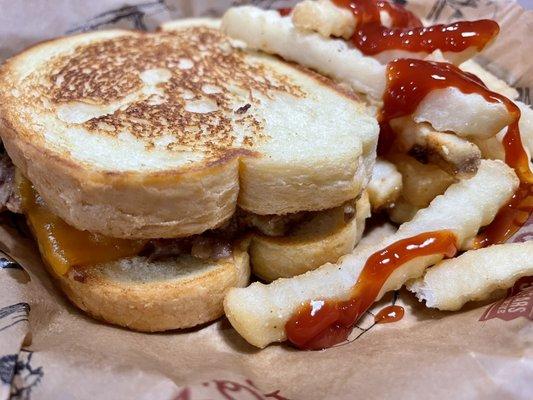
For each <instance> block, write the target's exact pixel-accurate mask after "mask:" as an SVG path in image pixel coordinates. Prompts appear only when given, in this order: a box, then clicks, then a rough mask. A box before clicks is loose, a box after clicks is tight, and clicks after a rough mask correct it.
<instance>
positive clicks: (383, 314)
mask: <svg viewBox="0 0 533 400" xmlns="http://www.w3.org/2000/svg"><path fill="white" fill-rule="evenodd" d="M404 314H405V310H404V308H403V307H402V306H397V305H392V306H387V307H384V308H382V309H381V310H379V312H378V313H377V314H376V315H375V316H374V322H375V323H376V324H388V323H391V322H396V321H399V320H401V319H402V318H403V315H404Z"/></svg>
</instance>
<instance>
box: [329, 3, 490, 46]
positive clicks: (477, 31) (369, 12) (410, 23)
mask: <svg viewBox="0 0 533 400" xmlns="http://www.w3.org/2000/svg"><path fill="white" fill-rule="evenodd" d="M333 3H335V4H336V5H337V6H339V7H344V8H348V9H349V10H351V11H352V12H353V14H354V16H355V18H356V21H357V26H356V30H355V33H354V34H353V36H352V38H351V41H352V43H353V44H354V46H356V47H357V48H358V49H360V50H361V51H362V52H363V53H364V54H367V55H375V54H378V53H381V52H382V51H385V50H395V49H401V50H406V51H410V52H424V53H432V52H433V51H435V50H441V51H450V52H454V53H459V52H461V51H464V50H466V49H468V48H471V47H474V48H475V49H477V50H478V51H480V50H482V49H483V48H484V47H485V46H486V45H487V43H489V42H490V41H491V40H492V39H494V38H495V37H496V35H497V34H498V32H499V26H498V24H497V23H496V22H494V21H492V20H488V19H483V20H479V21H461V22H454V23H452V24H448V25H443V24H439V25H434V26H429V27H424V26H423V25H422V22H421V21H420V19H418V18H417V17H416V16H415V15H414V14H413V13H411V12H410V11H408V10H406V9H405V8H403V7H402V6H400V5H397V4H394V3H392V2H388V1H376V0H333ZM382 10H383V11H386V12H387V13H388V14H389V16H390V19H391V27H386V26H384V25H382V23H381V18H380V11H382Z"/></svg>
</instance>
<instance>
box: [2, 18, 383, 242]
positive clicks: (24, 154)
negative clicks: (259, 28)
mask: <svg viewBox="0 0 533 400" xmlns="http://www.w3.org/2000/svg"><path fill="white" fill-rule="evenodd" d="M0 118H1V126H0V134H1V136H2V139H3V141H4V144H5V147H6V149H7V151H8V153H9V155H10V157H11V158H12V159H13V161H14V163H15V165H16V166H17V167H18V168H20V169H21V170H22V172H23V174H24V175H25V176H27V177H28V178H29V179H30V180H31V181H32V182H33V184H34V185H35V187H36V189H37V191H38V192H39V193H40V194H41V196H42V197H43V198H44V200H45V201H46V203H47V204H48V206H49V207H50V208H51V209H52V211H53V212H55V213H56V214H58V215H59V216H60V217H62V218H63V219H64V220H66V221H67V222H68V223H69V224H71V225H73V226H74V227H76V228H78V229H83V230H89V231H92V232H98V233H102V234H104V235H108V236H113V237H126V238H127V237H129V238H157V237H179V236H187V235H191V234H196V233H201V232H203V231H205V230H207V229H210V228H214V227H217V226H219V225H221V224H223V223H224V221H226V220H227V219H228V218H229V217H230V216H231V215H232V214H233V212H234V210H235V207H236V205H237V204H238V205H239V206H240V207H242V208H244V209H246V210H248V211H250V212H253V213H257V214H285V213H291V212H297V211H302V210H310V211H311V210H321V209H326V208H331V207H335V206H338V205H340V204H342V203H343V202H344V201H346V200H348V199H351V198H354V197H356V196H357V195H358V194H359V193H360V191H361V188H362V187H363V186H364V185H365V184H366V181H367V180H368V177H369V176H370V173H369V168H371V166H372V162H373V159H374V157H375V146H376V140H377V134H378V126H377V123H376V121H375V119H374V118H373V117H371V116H369V115H368V114H367V112H366V110H365V108H364V105H363V104H362V103H361V102H360V101H359V100H358V99H357V98H356V97H354V96H353V95H352V94H350V93H349V92H346V91H343V90H341V89H340V88H338V87H336V86H335V84H334V83H332V82H331V81H329V80H328V79H326V78H323V77H321V76H319V75H317V74H315V73H312V72H310V71H308V70H305V69H303V68H299V67H297V66H294V65H290V64H287V63H285V62H283V61H281V60H279V59H277V58H274V57H271V56H267V55H261V54H257V53H252V52H248V51H246V50H243V49H240V48H237V47H235V46H234V45H233V44H232V43H231V42H230V40H229V39H228V38H227V37H226V36H224V35H223V34H222V33H221V32H220V31H219V30H218V29H217V28H216V27H214V26H213V24H212V23H206V22H205V21H198V20H189V21H185V22H181V23H180V24H177V25H175V26H174V28H173V29H172V31H171V32H157V33H141V32H134V31H119V30H114V31H101V32H92V33H86V34H81V35H76V36H71V37H65V38H60V39H56V40H52V41H49V42H44V43H42V44H39V45H36V46H35V47H32V48H30V49H28V50H26V51H25V52H23V53H21V54H19V55H17V56H15V57H13V58H12V59H10V60H8V61H7V62H6V63H5V64H4V65H3V66H2V68H1V70H0Z"/></svg>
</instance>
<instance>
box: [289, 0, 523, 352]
mask: <svg viewBox="0 0 533 400" xmlns="http://www.w3.org/2000/svg"><path fill="white" fill-rule="evenodd" d="M333 1H334V3H335V4H337V5H338V6H341V7H346V8H349V9H350V10H352V12H353V13H354V15H355V17H356V20H357V27H356V32H355V33H354V35H353V37H352V39H351V40H352V42H353V43H354V45H355V46H356V47H358V48H359V49H361V51H362V52H363V53H365V54H377V53H380V52H382V51H385V50H390V49H404V50H409V51H412V52H417V51H422V52H428V53H429V52H432V51H433V50H435V49H440V50H442V51H453V52H460V51H463V50H465V49H467V48H469V47H475V48H477V49H478V50H481V49H483V47H484V46H485V45H486V44H487V43H488V42H489V41H490V40H492V39H493V38H494V37H495V36H496V35H497V34H498V31H499V27H498V24H497V23H496V22H494V21H490V20H480V21H473V22H467V21H465V22H457V23H454V24H450V25H436V26H433V27H428V28H424V27H423V26H422V24H421V22H420V20H419V19H418V18H416V16H414V15H413V14H412V13H410V12H409V11H407V10H404V9H403V8H402V7H400V6H397V5H395V4H392V3H389V2H387V1H376V0H358V1H354V0H333ZM380 10H385V11H387V12H388V13H389V15H390V17H391V25H392V26H391V27H390V28H387V27H385V26H383V25H382V24H381V20H380V16H379V11H380ZM414 38H416V40H415V39H414ZM446 87H455V88H457V89H459V90H460V91H461V92H462V93H465V94H470V93H476V94H479V95H481V96H483V98H484V99H485V100H486V101H488V102H492V103H496V102H499V103H502V104H503V105H505V107H506V108H507V110H508V112H509V113H510V114H511V116H512V119H513V121H512V123H511V124H510V125H509V126H508V128H507V132H506V134H505V136H504V139H503V146H504V148H505V161H506V163H507V164H508V165H509V166H511V167H512V168H513V169H514V170H515V172H516V173H517V175H518V177H519V178H520V186H519V188H518V190H517V191H516V193H515V194H514V196H513V198H512V199H511V201H510V202H509V203H508V204H507V205H506V206H505V207H503V208H502V209H501V210H500V212H499V213H498V214H497V216H496V218H495V219H494V221H493V222H492V223H491V224H490V225H489V226H487V227H486V228H485V229H484V230H483V231H482V233H481V234H479V235H478V237H477V238H476V240H475V247H484V246H488V245H490V244H494V243H501V242H503V241H505V240H507V239H508V238H509V237H510V236H511V235H513V234H514V233H515V232H516V231H517V230H518V229H520V227H521V226H522V225H523V224H524V223H525V222H526V221H527V220H528V218H529V217H530V215H531V213H532V211H533V172H532V171H531V170H530V167H529V157H528V156H527V153H526V151H525V150H524V147H523V145H522V141H521V137H520V130H519V125H518V121H519V119H520V109H519V108H518V107H517V106H516V105H515V104H514V103H513V102H512V101H510V100H509V99H507V98H506V97H504V96H501V95H499V94H497V93H494V92H491V91H490V90H488V89H487V88H486V87H485V85H484V84H483V83H482V81H481V80H480V79H479V78H477V77H476V76H475V75H472V74H469V73H466V72H463V71H461V70H460V69H459V68H457V67H456V66H454V65H451V64H448V63H437V62H430V61H422V60H415V59H399V60H395V61H392V62H391V63H389V64H388V67H387V89H386V91H385V94H384V96H383V107H382V109H381V110H380V115H379V120H380V128H381V130H380V137H379V143H378V154H380V155H382V154H386V153H387V151H388V150H389V149H390V147H391V146H392V144H393V142H394V139H395V134H394V132H393V130H392V129H391V128H390V125H389V121H390V120H391V119H393V118H397V117H401V116H406V115H410V114H412V113H413V112H414V111H415V110H416V108H417V107H418V105H419V104H420V102H421V101H422V100H423V99H424V98H425V97H426V95H427V94H429V92H431V91H432V90H435V89H439V88H446ZM456 252H457V247H456V238H455V236H454V234H453V233H452V232H450V231H437V232H427V233H423V234H420V235H417V236H415V237H412V238H408V239H404V240H400V241H398V242H395V243H393V244H391V245H389V246H388V247H386V248H385V249H383V250H381V251H378V252H376V253H374V254H373V255H371V256H370V257H369V258H368V260H367V261H366V263H365V265H364V267H363V270H362V272H361V274H360V276H359V278H358V280H357V283H356V284H355V286H354V288H353V291H352V293H351V296H350V298H349V299H348V300H346V301H333V300H318V301H317V300H315V301H312V302H310V303H309V304H306V305H303V306H302V307H301V308H300V309H299V310H298V311H297V312H296V313H295V314H294V315H293V316H292V318H291V319H290V320H289V321H288V322H287V323H286V325H285V332H286V334H287V338H288V340H289V341H290V342H291V343H293V344H294V345H295V346H296V347H298V348H301V349H307V350H317V349H324V348H327V347H331V346H333V345H335V344H337V343H340V342H343V341H345V340H346V339H347V338H348V335H349V334H350V332H351V331H352V327H353V325H354V324H355V323H356V322H357V320H358V319H359V318H360V317H361V316H362V315H363V314H364V313H365V312H366V311H367V310H368V308H369V307H370V306H371V305H372V303H373V302H374V301H375V299H376V298H377V296H378V294H379V292H380V291H381V289H382V287H383V285H384V283H385V282H386V280H387V279H388V278H389V276H390V275H391V274H392V273H393V272H394V271H395V270H396V269H397V268H399V267H401V266H402V265H403V264H405V263H406V262H408V261H410V260H412V259H414V258H416V257H421V256H427V255H432V254H444V255H445V256H447V257H452V256H453V255H455V253H456ZM401 310H402V311H399V310H394V311H397V313H392V314H391V311H392V310H388V309H387V308H386V309H384V310H382V311H380V312H379V313H378V314H377V315H376V317H375V318H376V323H379V322H388V321H389V320H390V319H392V320H395V319H396V318H398V319H400V318H401V316H403V309H401Z"/></svg>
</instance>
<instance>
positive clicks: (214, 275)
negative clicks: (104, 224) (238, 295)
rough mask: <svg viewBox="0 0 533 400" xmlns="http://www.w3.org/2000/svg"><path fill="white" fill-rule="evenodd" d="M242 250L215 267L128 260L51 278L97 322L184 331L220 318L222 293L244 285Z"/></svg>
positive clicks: (188, 261)
mask: <svg viewBox="0 0 533 400" xmlns="http://www.w3.org/2000/svg"><path fill="white" fill-rule="evenodd" d="M246 246H247V244H245V243H241V244H240V245H239V246H236V248H235V249H234V251H233V256H232V257H229V258H226V259H222V260H216V261H213V260H200V259H198V258H194V257H192V256H190V255H182V256H179V257H173V258H169V259H165V260H155V261H152V260H149V259H148V258H146V257H132V258H125V259H121V260H118V261H114V262H109V263H105V264H100V265H94V266H89V267H76V268H72V269H71V271H70V272H69V273H68V274H67V275H65V276H59V275H57V274H54V273H53V271H52V270H51V269H50V272H51V273H52V274H53V275H54V277H55V278H56V279H57V280H58V282H59V284H60V286H61V288H62V289H63V291H64V292H65V294H66V295H67V297H68V298H69V299H70V300H71V301H72V302H73V303H74V304H75V305H76V306H78V307H79V308H81V309H82V310H83V311H85V312H87V313H88V314H90V315H91V316H93V317H94V318H96V319H99V320H103V321H106V322H109V323H111V324H116V325H120V326H124V327H127V328H129V329H133V330H137V331H144V332H157V331H166V330H171V329H180V328H189V327H193V326H195V325H199V324H203V323H206V322H209V321H213V320H215V319H217V318H219V317H221V316H222V315H223V314H224V311H223V307H222V301H223V299H224V296H225V295H226V292H227V291H228V290H229V289H230V288H232V287H242V286H246V285H247V284H248V281H249V278H250V267H249V258H248V253H247V252H246Z"/></svg>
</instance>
